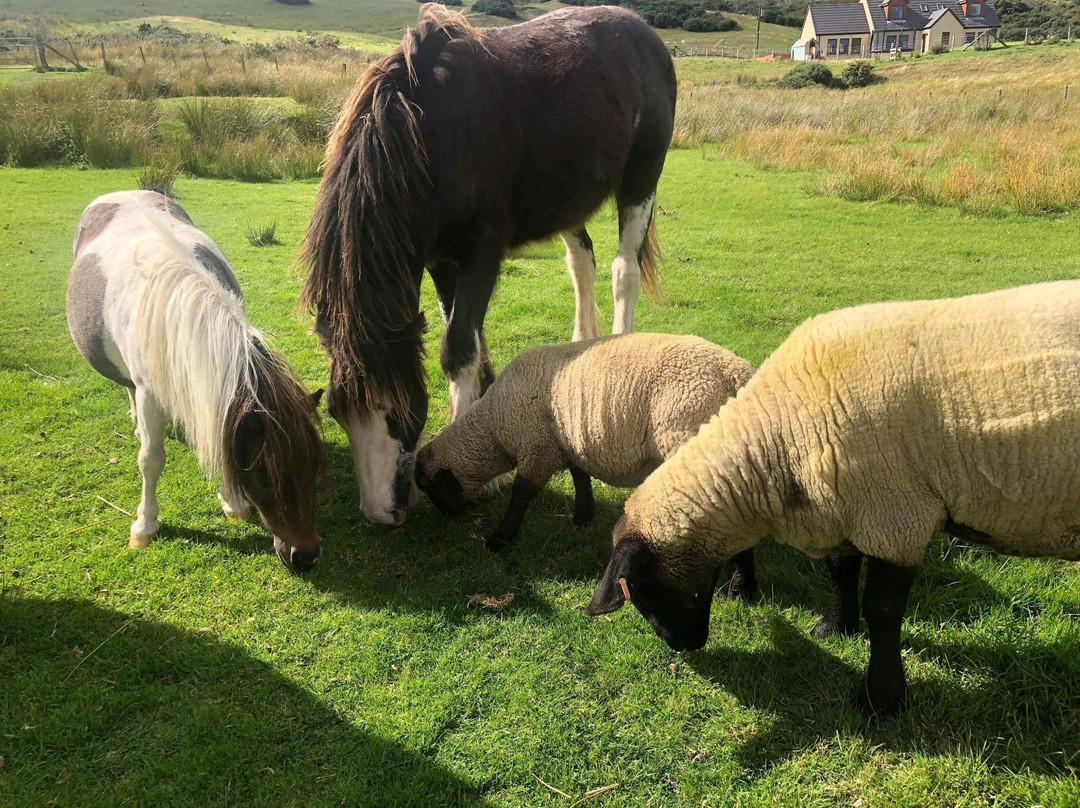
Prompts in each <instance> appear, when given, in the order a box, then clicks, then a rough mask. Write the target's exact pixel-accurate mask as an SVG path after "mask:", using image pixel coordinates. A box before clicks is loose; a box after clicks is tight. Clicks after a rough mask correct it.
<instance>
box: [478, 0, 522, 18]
mask: <svg viewBox="0 0 1080 808" xmlns="http://www.w3.org/2000/svg"><path fill="white" fill-rule="evenodd" d="M472 10H473V11H475V12H476V13H477V14H490V15H491V16H492V17H503V18H505V19H508V20H516V19H517V9H516V8H515V7H514V3H513V0H476V2H475V3H473V5H472Z"/></svg>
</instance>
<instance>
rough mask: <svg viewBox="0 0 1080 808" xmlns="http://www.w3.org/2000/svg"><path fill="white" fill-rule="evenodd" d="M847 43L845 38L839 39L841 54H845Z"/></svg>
mask: <svg viewBox="0 0 1080 808" xmlns="http://www.w3.org/2000/svg"><path fill="white" fill-rule="evenodd" d="M848 44H849V40H847V39H841V40H840V55H841V56H847V53H848Z"/></svg>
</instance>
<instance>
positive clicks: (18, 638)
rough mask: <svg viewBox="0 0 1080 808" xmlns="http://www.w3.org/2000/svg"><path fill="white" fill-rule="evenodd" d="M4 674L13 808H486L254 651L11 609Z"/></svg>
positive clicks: (164, 629) (1, 791) (83, 617)
mask: <svg viewBox="0 0 1080 808" xmlns="http://www.w3.org/2000/svg"><path fill="white" fill-rule="evenodd" d="M76 649H77V650H76ZM0 669H2V670H3V672H4V673H3V676H0V726H3V727H4V733H5V735H4V739H3V741H2V751H3V753H4V764H3V770H2V771H0V803H2V804H4V805H6V806H16V805H27V806H29V805H35V806H36V805H45V804H51V803H52V802H53V801H55V802H57V803H62V804H83V805H102V804H109V805H113V804H140V805H185V804H190V805H199V806H205V805H225V804H229V805H233V804H236V805H280V806H285V805H304V806H315V805H334V806H338V805H350V806H358V805H363V806H416V805H440V806H442V805H448V806H466V805H468V806H471V805H482V804H483V800H482V798H481V796H480V794H479V792H478V790H477V789H476V788H475V787H473V786H472V785H470V784H469V783H466V782H465V781H463V780H461V779H460V778H458V777H456V776H455V775H453V774H452V773H450V772H448V771H446V770H445V769H443V768H441V767H440V766H438V765H436V764H435V763H434V762H432V761H431V760H430V759H429V758H428V757H427V756H425V755H421V754H417V753H416V752H413V751H410V750H408V749H406V748H404V747H403V746H401V745H400V744H398V743H396V742H394V741H392V740H388V739H384V738H379V737H377V736H375V735H372V734H370V733H368V732H363V731H360V730H358V729H357V728H356V727H354V726H352V725H351V724H349V723H348V722H346V721H344V720H342V718H341V717H340V716H339V715H338V714H337V713H335V712H334V711H333V710H330V709H328V708H327V707H325V706H324V705H322V704H321V703H320V702H319V701H318V700H316V699H315V698H314V697H312V696H311V695H310V694H308V693H307V692H306V691H304V690H303V689H302V688H300V687H298V686H297V685H295V684H293V683H292V682H290V681H289V680H287V679H286V678H284V677H283V676H281V675H280V674H278V673H277V672H275V671H274V670H273V669H272V668H271V667H270V666H269V665H267V664H265V663H263V662H261V661H258V660H256V659H253V658H251V657H250V656H248V655H247V654H246V653H245V652H244V651H243V650H241V649H239V648H236V647H233V646H230V645H228V644H225V643H221V642H219V641H215V640H214V639H212V638H209V637H204V636H200V635H198V634H195V633H191V632H186V631H182V630H179V629H176V628H173V627H170V626H166V625H162V624H160V623H156V622H153V621H147V620H144V619H142V618H139V617H130V616H129V615H125V614H121V613H119V612H114V611H110V610H108V609H103V608H100V607H97V606H93V605H90V604H87V603H82V602H78V601H70V600H58V601H50V600H38V599H5V600H0Z"/></svg>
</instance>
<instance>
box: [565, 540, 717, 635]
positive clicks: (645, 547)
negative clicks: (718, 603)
mask: <svg viewBox="0 0 1080 808" xmlns="http://www.w3.org/2000/svg"><path fill="white" fill-rule="evenodd" d="M679 566H680V567H681V566H684V565H679ZM719 574H720V570H719V569H715V570H713V569H708V568H702V569H697V570H694V569H685V570H680V571H678V572H676V571H675V570H674V569H673V568H672V565H670V564H663V563H662V561H661V559H660V558H659V556H658V555H657V553H656V552H655V551H654V550H653V549H652V548H651V547H650V546H649V544H648V543H647V542H646V541H645V539H644V538H642V537H640V536H636V535H631V536H627V537H625V538H623V539H622V540H621V541H619V543H618V544H617V545H616V547H615V551H614V553H613V554H612V557H611V561H610V562H609V563H608V566H607V570H606V571H605V572H604V578H603V580H602V581H601V582H600V586H599V587H597V589H596V593H595V594H594V595H593V598H592V600H591V601H590V602H589V605H588V606H587V607H586V609H585V613H586V614H588V615H598V614H608V613H610V612H613V611H615V610H616V609H619V608H621V607H622V605H623V603H625V602H626V600H627V599H628V596H629V600H630V601H631V602H632V603H633V604H634V605H635V606H636V607H637V610H638V611H639V612H641V616H642V617H644V618H645V619H646V620H647V621H648V623H649V625H650V626H652V628H653V631H655V632H656V633H657V634H658V635H659V636H660V639H662V640H663V641H664V642H666V643H667V644H668V645H669V646H670V647H671V648H672V649H674V650H676V651H693V650H696V649H698V648H701V647H702V646H703V645H705V642H706V640H708V639H709V612H710V610H711V608H712V597H713V591H714V590H715V589H716V581H717V579H718V578H719Z"/></svg>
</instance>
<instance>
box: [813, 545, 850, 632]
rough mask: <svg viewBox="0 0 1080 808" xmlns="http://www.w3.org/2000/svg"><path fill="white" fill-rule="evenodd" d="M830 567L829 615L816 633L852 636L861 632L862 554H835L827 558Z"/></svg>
mask: <svg viewBox="0 0 1080 808" xmlns="http://www.w3.org/2000/svg"><path fill="white" fill-rule="evenodd" d="M825 565H826V566H827V567H828V568H829V578H830V579H831V583H832V592H831V593H830V594H829V605H828V606H826V607H825V616H824V617H822V618H821V620H820V621H819V622H818V624H817V625H816V626H814V630H813V632H811V633H812V634H813V635H814V636H815V637H818V638H825V637H831V636H833V635H834V634H840V635H841V636H844V637H850V636H852V635H854V634H858V633H859V571H860V570H862V556H861V555H860V554H859V553H853V554H851V555H841V554H840V553H832V554H830V555H829V556H828V557H827V558H826V559H825Z"/></svg>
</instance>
